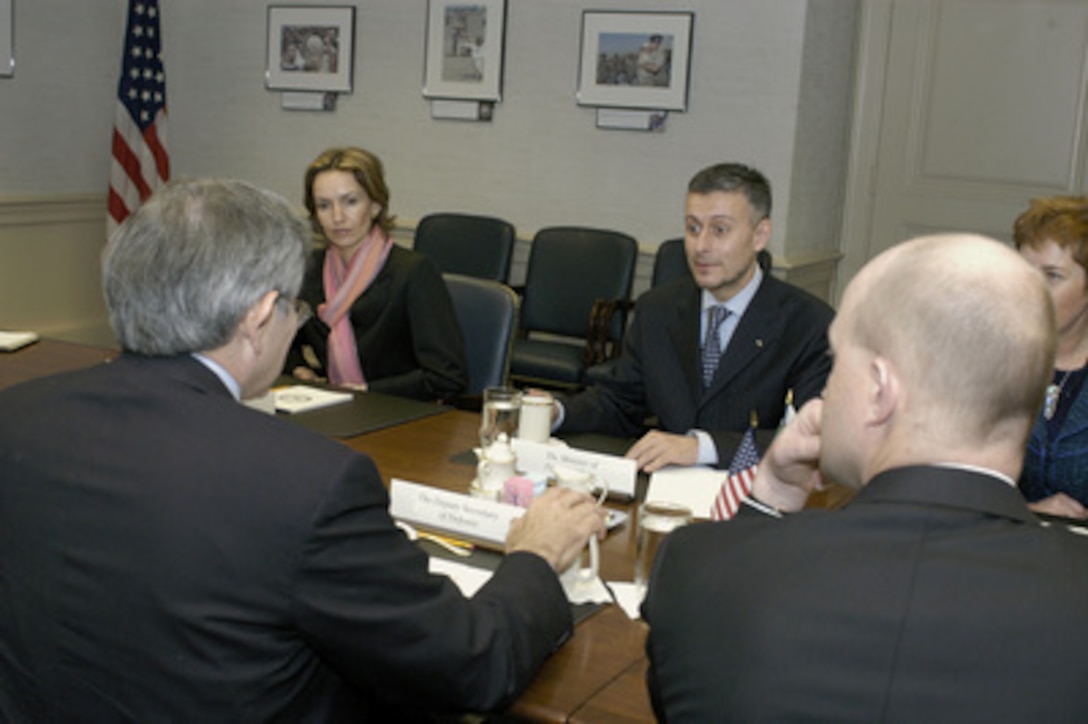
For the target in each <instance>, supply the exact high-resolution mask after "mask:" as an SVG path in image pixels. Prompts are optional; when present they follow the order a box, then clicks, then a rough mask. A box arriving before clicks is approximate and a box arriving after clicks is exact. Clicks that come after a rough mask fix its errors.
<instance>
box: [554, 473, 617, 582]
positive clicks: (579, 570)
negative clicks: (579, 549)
mask: <svg viewBox="0 0 1088 724" xmlns="http://www.w3.org/2000/svg"><path fill="white" fill-rule="evenodd" d="M552 474H553V475H554V476H555V484H556V485H557V486H559V487H561V488H570V489H571V490H577V491H578V492H580V493H585V494H586V495H593V491H594V488H595V487H596V486H595V482H596V477H595V476H594V475H593V473H591V472H590V471H588V470H582V469H579V468H572V467H567V466H565V465H556V466H555V467H553V468H552ZM606 497H608V486H607V485H605V486H602V489H601V490H600V491H599V492H598V494H597V504H598V505H600V504H601V503H602V502H604V499H605V498H606ZM587 549H588V550H589V565H588V566H585V565H583V564H582V558H583V556H582V555H580V556H579V557H578V559H577V560H575V561H574V563H571V564H570V565H569V566H567V568H566V569H565V570H564V571H563V572H562V573H561V574H559V579H560V581H562V583H563V589H564V590H565V591H566V592H567V595H568V596H571V595H572V594H573V596H574V597H575V598H577V597H578V595H579V592H580V591H579V589H584V588H586V587H588V586H590V585H592V584H593V582H594V581H596V580H597V576H598V574H599V572H600V546H599V544H598V542H597V537H596V536H592V537H590V539H589V545H588V546H587Z"/></svg>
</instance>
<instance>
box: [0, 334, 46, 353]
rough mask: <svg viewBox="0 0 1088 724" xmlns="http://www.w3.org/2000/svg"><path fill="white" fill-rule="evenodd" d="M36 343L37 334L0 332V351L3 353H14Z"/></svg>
mask: <svg viewBox="0 0 1088 724" xmlns="http://www.w3.org/2000/svg"><path fill="white" fill-rule="evenodd" d="M37 341H38V333H37V332H29V331H27V332H0V350H3V351H5V352H14V351H15V350H17V349H19V348H20V347H25V346H27V345H28V344H31V343H32V342H37Z"/></svg>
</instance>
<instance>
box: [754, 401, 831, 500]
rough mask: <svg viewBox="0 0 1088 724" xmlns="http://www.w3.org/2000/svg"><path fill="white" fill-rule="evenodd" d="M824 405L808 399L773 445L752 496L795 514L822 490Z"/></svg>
mask: <svg viewBox="0 0 1088 724" xmlns="http://www.w3.org/2000/svg"><path fill="white" fill-rule="evenodd" d="M823 404H824V402H823V400H821V399H819V398H814V399H812V400H809V401H808V402H807V403H806V404H805V406H804V407H802V408H801V410H800V412H798V413H797V416H796V417H794V418H793V420H792V421H791V422H790V423H789V424H788V425H786V426H785V427H784V428H782V430H780V431H779V433H778V435H777V436H776V437H775V439H774V442H773V443H771V447H770V448H769V449H768V450H767V454H766V455H764V456H763V460H762V461H761V462H760V464H759V470H758V471H757V472H756V479H755V481H754V482H753V483H752V495H753V496H755V498H756V499H757V500H759V501H760V502H762V503H766V504H767V505H770V506H773V507H775V508H777V509H779V510H781V511H784V512H787V513H792V512H795V511H798V510H800V509H801V508H803V507H805V501H806V500H808V496H809V493H812V492H814V491H817V490H822V489H823V478H822V477H821V476H820V414H821V411H822V410H823Z"/></svg>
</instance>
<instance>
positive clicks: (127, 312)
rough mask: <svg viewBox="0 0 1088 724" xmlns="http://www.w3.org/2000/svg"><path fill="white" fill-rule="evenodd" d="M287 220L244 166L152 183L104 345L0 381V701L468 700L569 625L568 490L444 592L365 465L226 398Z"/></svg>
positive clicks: (284, 259)
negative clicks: (214, 175)
mask: <svg viewBox="0 0 1088 724" xmlns="http://www.w3.org/2000/svg"><path fill="white" fill-rule="evenodd" d="M308 239H309V232H308V229H307V227H306V225H305V223H304V222H303V221H301V220H300V219H299V218H296V217H295V215H294V214H293V213H292V211H291V208H290V206H289V205H288V204H287V203H286V202H285V201H284V200H283V199H282V198H280V197H278V196H274V195H272V194H269V193H266V192H262V191H260V190H258V189H255V188H253V187H252V186H249V185H248V184H245V183H242V182H232V181H192V182H187V183H178V184H174V185H171V186H169V187H167V189H166V190H164V191H163V192H162V193H160V194H159V195H157V196H155V197H152V199H151V200H149V201H148V202H147V203H146V204H145V205H144V206H142V207H141V208H140V209H139V210H138V211H137V212H136V213H135V214H134V215H133V216H132V217H131V218H130V219H129V220H128V221H127V222H126V223H125V225H123V226H122V227H121V228H120V229H119V231H118V232H117V233H115V234H114V236H113V237H112V238H111V240H110V243H109V245H108V246H107V248H106V251H105V254H104V257H103V285H104V290H105V294H106V301H107V306H108V307H109V311H110V319H111V322H112V324H113V326H114V329H115V331H116V333H117V335H118V339H119V340H120V343H121V347H122V350H123V352H122V354H121V355H120V357H119V358H118V359H116V360H114V361H113V362H110V363H107V364H104V365H100V366H97V367H93V368H89V369H86V370H81V371H78V372H74V373H69V374H64V375H60V376H56V377H51V378H43V379H39V380H36V381H32V382H29V383H26V384H24V385H21V386H18V387H14V388H11V389H8V390H6V391H4V392H3V393H0V410H3V415H0V719H2V720H4V721H19V722H32V721H164V720H165V721H179V722H180V721H186V722H197V721H238V722H242V721H252V722H265V721H285V722H288V721H289V722H301V721H307V722H310V721H394V720H403V719H404V718H405V717H406V716H410V715H412V714H416V713H418V711H412V710H414V709H416V708H417V707H418V708H426V709H436V710H466V709H468V710H484V709H491V708H495V707H501V706H503V705H505V704H506V703H508V702H510V701H511V700H512V699H513V698H514V697H515V696H517V694H518V693H519V692H520V691H521V690H522V689H523V688H524V687H525V686H526V684H527V683H528V682H529V681H531V679H532V677H533V676H534V674H535V672H536V670H537V668H538V667H539V666H540V664H541V663H542V661H543V660H544V659H545V658H546V657H547V656H548V655H549V654H550V653H551V652H552V651H553V650H554V649H555V648H556V647H557V646H559V645H560V643H561V642H562V641H564V640H565V639H566V638H567V637H568V636H569V635H570V633H571V629H572V621H571V613H570V607H569V604H568V603H567V600H566V597H565V595H564V594H563V590H562V588H561V586H560V584H559V581H558V579H557V577H556V575H555V572H554V571H555V570H561V569H562V568H563V567H565V566H566V565H567V564H568V563H569V562H571V561H573V560H574V557H575V556H576V554H577V553H578V552H579V551H580V550H581V549H582V547H583V546H584V545H585V543H586V541H587V539H588V537H589V536H590V535H593V534H595V533H597V532H598V531H599V530H600V529H601V527H602V520H601V516H600V514H599V513H598V512H597V510H596V508H595V505H594V503H593V501H592V500H591V499H590V498H589V497H588V496H580V495H577V494H573V493H570V491H558V490H557V491H555V493H557V494H555V495H552V494H549V495H547V496H542V497H541V498H539V499H538V500H537V501H535V502H534V504H533V507H532V508H530V510H529V511H528V512H527V513H526V514H525V515H524V516H523V517H522V518H520V519H519V520H517V521H515V523H514V524H513V525H512V526H511V529H510V532H509V536H508V538H507V552H508V555H507V556H506V557H505V558H504V560H503V562H502V563H501V565H500V566H499V568H498V570H497V571H495V573H494V576H493V577H492V578H491V579H490V581H489V582H488V583H487V584H486V585H485V586H484V587H483V588H482V589H481V590H480V591H479V592H478V593H477V594H476V596H475V597H474V598H472V599H471V600H469V599H465V598H464V597H463V596H462V595H461V594H460V592H459V591H458V589H457V588H456V587H455V586H454V584H453V583H452V582H451V581H450V580H449V579H448V578H445V577H443V576H432V575H430V574H428V572H427V558H426V555H425V554H424V553H423V552H422V551H421V550H419V549H418V548H417V547H416V546H415V545H414V544H412V543H410V542H409V541H408V540H407V538H406V537H405V536H404V534H403V533H402V532H401V531H400V530H398V529H397V528H396V527H394V525H393V522H392V520H391V519H390V517H389V514H388V502H389V501H388V497H387V494H386V491H385V488H384V487H383V485H382V482H381V479H380V477H379V476H378V472H377V470H376V469H375V467H374V464H373V463H372V462H371V460H370V459H369V458H367V457H365V456H363V455H361V454H359V453H357V452H354V451H352V450H351V449H350V448H348V447H347V446H345V445H342V444H340V443H338V442H335V441H333V440H331V439H327V438H324V437H322V436H320V435H317V434H314V433H311V432H308V431H306V430H304V429H303V428H301V427H298V426H296V425H294V424H292V423H289V422H285V421H283V420H279V419H276V418H275V417H274V416H272V415H267V414H264V413H262V412H258V411H255V410H252V409H250V408H248V407H247V406H245V405H242V404H240V403H239V402H238V400H239V399H245V398H248V397H251V396H255V395H259V394H261V393H262V392H264V391H265V390H267V389H268V386H269V384H271V382H272V381H273V380H274V379H275V378H276V376H277V375H278V374H279V371H280V370H281V369H282V365H283V360H284V355H285V353H286V352H287V348H288V346H289V345H290V343H291V339H292V337H293V336H294V334H295V330H296V328H297V325H298V323H299V322H300V321H301V320H300V317H302V316H303V311H302V310H301V308H300V307H299V306H298V305H297V304H296V300H295V298H296V295H297V293H298V290H299V285H300V283H301V280H302V274H303V268H304V265H305V260H306V253H307V249H308ZM393 712H396V713H393Z"/></svg>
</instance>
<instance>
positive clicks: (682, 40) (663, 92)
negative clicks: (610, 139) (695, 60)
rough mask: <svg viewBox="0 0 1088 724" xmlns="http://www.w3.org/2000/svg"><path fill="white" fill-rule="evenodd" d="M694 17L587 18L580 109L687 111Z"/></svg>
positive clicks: (589, 13)
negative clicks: (582, 107)
mask: <svg viewBox="0 0 1088 724" xmlns="http://www.w3.org/2000/svg"><path fill="white" fill-rule="evenodd" d="M694 19H695V14H694V13H690V12H684V13H666V12H660V13H658V12H645V13H628V12H609V11H597V10H586V11H585V12H583V13H582V55H581V65H580V67H579V71H578V93H577V98H578V104H579V105H583V106H602V107H609V108H644V109H647V110H666V111H684V110H687V105H688V69H689V66H690V64H691V29H692V25H693V23H694Z"/></svg>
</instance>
